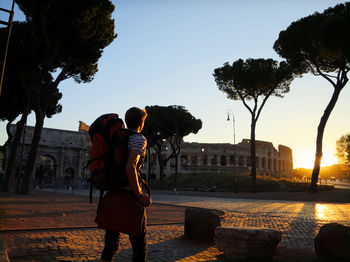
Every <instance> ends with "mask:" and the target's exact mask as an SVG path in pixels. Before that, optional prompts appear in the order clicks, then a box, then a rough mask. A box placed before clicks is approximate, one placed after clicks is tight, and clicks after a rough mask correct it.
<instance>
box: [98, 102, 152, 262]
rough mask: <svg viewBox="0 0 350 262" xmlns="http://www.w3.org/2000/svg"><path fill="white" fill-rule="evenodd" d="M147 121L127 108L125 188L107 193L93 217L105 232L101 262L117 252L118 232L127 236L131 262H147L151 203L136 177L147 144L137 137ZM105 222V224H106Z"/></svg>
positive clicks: (137, 111) (143, 112)
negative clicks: (131, 257) (147, 229)
mask: <svg viewBox="0 0 350 262" xmlns="http://www.w3.org/2000/svg"><path fill="white" fill-rule="evenodd" d="M146 117H147V113H146V111H145V110H141V109H139V108H137V107H132V108H130V109H129V110H128V111H127V112H126V114H125V122H126V125H127V128H128V129H127V130H126V131H127V132H128V134H129V135H128V140H127V141H128V142H127V148H128V157H127V162H126V166H125V171H126V177H127V180H128V184H127V185H125V186H123V187H122V188H121V189H120V190H116V191H115V192H110V191H108V193H107V194H106V195H105V196H104V198H103V199H102V201H101V206H100V207H99V211H98V214H97V217H96V222H97V223H98V225H99V227H100V228H105V229H106V234H105V245H104V249H103V251H102V256H101V261H111V260H112V258H113V256H114V254H115V253H116V252H117V251H118V248H119V240H120V232H124V233H127V234H129V239H130V242H131V245H132V249H133V261H135V262H136V261H146V257H147V240H146V223H147V218H146V212H145V207H147V206H149V205H151V203H152V199H151V196H150V193H149V190H148V192H147V194H143V192H142V188H141V185H140V183H141V178H140V176H139V172H140V168H141V167H140V164H142V162H143V159H144V158H145V155H146V146H147V140H146V138H145V137H144V136H143V135H141V134H140V132H141V130H142V129H143V126H144V122H145V120H146ZM106 216H108V217H106ZM104 220H107V223H105V222H104ZM130 221H136V223H138V224H139V228H140V229H135V228H134V226H133V224H132V225H131V226H129V225H127V224H130V223H134V222H130ZM106 225H107V226H106ZM130 227H131V229H130ZM119 228H120V230H119ZM135 230H136V231H135Z"/></svg>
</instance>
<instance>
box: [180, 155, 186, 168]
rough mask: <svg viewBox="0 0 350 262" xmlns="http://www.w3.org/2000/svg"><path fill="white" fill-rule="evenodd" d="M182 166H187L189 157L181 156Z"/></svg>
mask: <svg viewBox="0 0 350 262" xmlns="http://www.w3.org/2000/svg"><path fill="white" fill-rule="evenodd" d="M181 165H182V166H187V155H182V156H181Z"/></svg>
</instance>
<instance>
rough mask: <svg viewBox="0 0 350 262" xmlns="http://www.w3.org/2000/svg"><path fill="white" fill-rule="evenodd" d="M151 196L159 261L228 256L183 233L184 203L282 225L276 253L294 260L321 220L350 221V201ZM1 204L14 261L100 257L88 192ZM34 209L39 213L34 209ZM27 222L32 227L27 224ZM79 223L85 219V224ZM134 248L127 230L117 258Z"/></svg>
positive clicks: (153, 257)
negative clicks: (185, 236)
mask: <svg viewBox="0 0 350 262" xmlns="http://www.w3.org/2000/svg"><path fill="white" fill-rule="evenodd" d="M75 194H81V195H85V196H86V195H87V192H86V191H75ZM53 196H54V197H53ZM153 200H154V202H155V203H156V204H155V205H154V206H153V207H152V208H153V209H151V210H150V211H151V212H149V213H150V226H149V227H148V232H149V241H148V243H149V261H156V262H157V261H227V260H226V259H225V258H224V257H223V255H222V252H220V251H219V250H217V249H216V248H215V246H213V245H211V244H203V243H193V242H189V241H186V240H184V239H182V236H183V211H184V208H183V207H184V206H195V207H205V208H215V209H220V210H224V211H226V212H227V217H226V219H224V220H223V221H222V223H223V225H230V226H240V227H241V226H259V227H267V228H274V229H277V230H280V231H282V233H283V237H282V241H281V243H280V245H279V248H278V250H277V254H276V256H277V257H280V259H277V261H294V260H295V259H294V258H295V257H294V258H293V257H292V256H289V255H288V254H289V253H288V250H294V251H295V250H298V251H299V254H301V255H299V258H311V259H313V257H312V256H313V253H312V249H313V238H314V236H315V235H316V234H317V232H318V230H319V228H320V227H321V226H322V225H323V224H325V223H329V222H339V223H342V224H344V225H348V226H350V204H335V203H327V204H324V203H322V204H318V203H314V202H301V201H297V202H296V201H279V200H248V199H228V198H217V197H215V198H213V197H198V196H183V195H167V194H153ZM8 202H12V203H8ZM84 203H85V204H84ZM2 204H4V205H6V207H7V209H8V211H4V210H3V209H2V208H3V207H4V206H0V210H1V209H2V212H3V214H2V217H5V218H7V220H5V222H6V223H7V226H6V225H4V224H3V223H4V222H2V223H0V226H1V229H2V235H3V239H4V242H5V246H6V247H7V250H8V254H9V256H10V259H11V261H97V260H98V258H99V254H100V251H101V249H102V246H103V231H102V230H99V229H96V228H94V225H93V224H91V221H90V222H89V221H88V222H87V224H84V223H85V222H84V221H85V220H88V217H92V212H94V208H95V206H93V207H91V206H90V207H89V205H88V204H86V199H85V197H78V196H76V195H73V194H71V193H70V194H65V195H62V194H55V193H51V195H50V193H48V197H46V198H43V197H41V198H34V197H33V198H22V199H18V197H16V196H15V197H14V198H8V199H6V203H2ZM10 204H13V205H17V209H19V211H18V212H14V211H13V212H12V211H11V212H12V213H11V212H10V211H9V210H12V209H13V208H9V205H10ZM169 204H170V205H169ZM19 206H21V208H18V207H19ZM34 207H35V208H34ZM34 211H35V212H34ZM33 213H35V214H36V215H35V216H33V215H31V214H33ZM152 216H153V218H152ZM84 219H85V220H84ZM157 219H158V220H157ZM49 223H53V224H52V228H51V229H50V228H48V225H49ZM60 223H64V224H65V225H66V228H61V229H59V228H58V227H57V226H56V228H55V225H57V224H60ZM10 225H12V226H13V227H14V228H15V227H16V226H17V228H18V229H19V230H8V231H4V229H6V227H7V228H8V229H11V228H10ZM29 225H31V226H32V227H31V228H27V230H23V229H25V228H24V227H25V226H26V227H28V226H29ZM77 225H79V226H81V225H85V226H86V228H82V227H79V226H77ZM41 226H43V227H41ZM69 226H70V227H69ZM45 227H46V229H45ZM14 228H12V229H14ZM21 229H22V230H21ZM130 248H131V247H130V244H129V242H128V239H127V237H126V236H123V238H122V244H121V252H120V253H119V254H118V256H117V257H116V261H130V257H131V249H130ZM286 250H287V251H286ZM294 251H293V252H292V253H293V254H294V256H295V252H294ZM300 252H301V253H300ZM303 252H304V253H303ZM299 261H304V260H299Z"/></svg>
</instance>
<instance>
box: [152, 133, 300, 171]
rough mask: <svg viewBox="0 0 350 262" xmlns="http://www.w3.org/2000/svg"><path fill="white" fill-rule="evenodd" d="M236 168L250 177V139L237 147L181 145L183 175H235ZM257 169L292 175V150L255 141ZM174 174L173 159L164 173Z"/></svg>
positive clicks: (168, 152)
mask: <svg viewBox="0 0 350 262" xmlns="http://www.w3.org/2000/svg"><path fill="white" fill-rule="evenodd" d="M163 150H164V153H165V154H170V151H169V150H170V146H165V147H164V149H163ZM234 152H236V157H235V153H234ZM154 158H155V153H153V152H152V153H151V159H154ZM158 168H159V167H158V166H157V164H155V167H152V173H154V174H157V173H158V172H157V171H158ZM234 168H235V169H236V172H237V173H238V174H240V175H244V174H249V172H250V169H251V161H250V140H249V139H243V140H242V142H240V143H238V144H236V145H233V144H228V143H226V144H220V143H219V144H217V143H215V144H214V143H213V144H212V143H188V142H184V143H183V145H182V148H181V153H180V161H179V164H178V171H179V172H180V173H199V172H200V173H203V172H232V170H233V169H234ZM256 168H257V172H258V173H260V174H272V175H276V174H285V175H291V174H292V171H293V154H292V149H290V148H289V147H287V146H284V145H279V146H278V149H276V148H275V147H274V146H273V144H272V143H271V142H266V141H256ZM174 170H175V159H170V161H169V163H168V164H167V166H166V168H165V170H164V172H165V174H166V175H168V174H169V175H170V174H172V173H173V172H174Z"/></svg>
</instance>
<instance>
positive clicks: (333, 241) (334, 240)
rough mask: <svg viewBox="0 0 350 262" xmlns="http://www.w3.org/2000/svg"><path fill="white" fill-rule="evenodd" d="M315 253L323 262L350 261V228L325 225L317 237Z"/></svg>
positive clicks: (335, 224) (333, 224)
mask: <svg viewBox="0 0 350 262" xmlns="http://www.w3.org/2000/svg"><path fill="white" fill-rule="evenodd" d="M315 252H316V256H317V257H318V258H319V259H321V260H323V261H328V260H331V261H350V227H347V226H343V225H341V224H338V223H329V224H326V225H323V226H322V227H321V229H320V231H319V232H318V234H317V236H316V237H315Z"/></svg>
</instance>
